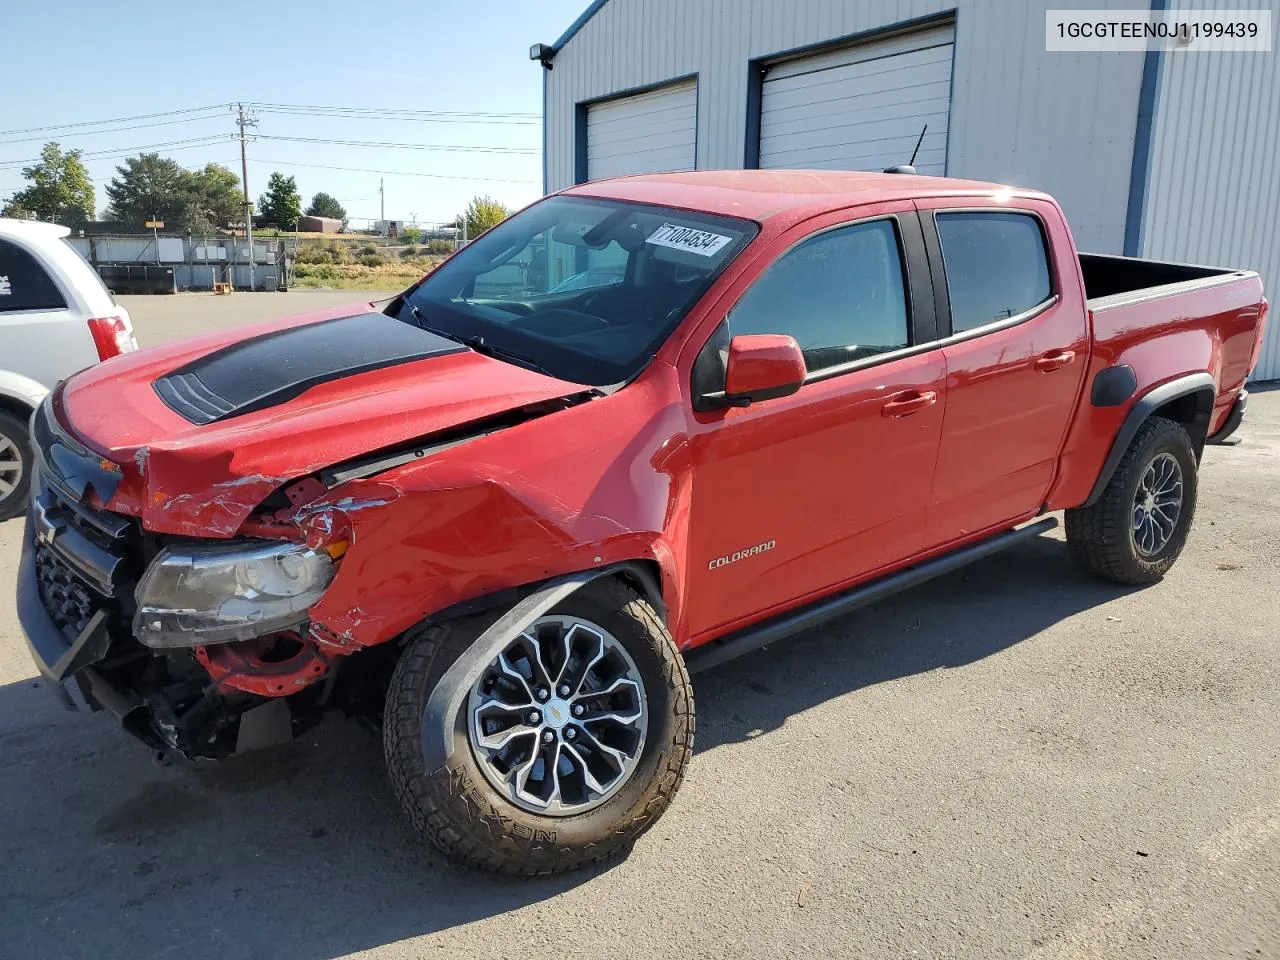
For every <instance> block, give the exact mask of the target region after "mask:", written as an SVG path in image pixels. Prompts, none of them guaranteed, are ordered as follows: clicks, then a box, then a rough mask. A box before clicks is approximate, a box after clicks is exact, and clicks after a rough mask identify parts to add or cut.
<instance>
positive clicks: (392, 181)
mask: <svg viewBox="0 0 1280 960" xmlns="http://www.w3.org/2000/svg"><path fill="white" fill-rule="evenodd" d="M586 6H587V0H537V2H532V0H471V2H456V0H455V2H439V0H436V2H417V3H371V2H359V0H276V2H274V3H262V2H260V0H258V2H247V0H224V2H220V3H216V4H212V5H208V4H191V3H174V2H172V0H163V2H162V0H119V2H114V3H103V2H101V0H55V2H53V3H49V2H44V3H14V4H7V5H6V11H5V15H4V27H3V30H2V31H0V90H4V91H6V92H5V95H4V96H3V98H0V100H2V101H3V103H2V106H0V130H4V131H9V130H15V129H20V128H30V127H44V126H50V125H54V124H69V123H80V122H84V121H98V120H109V119H112V118H117V117H127V116H137V115H141V114H152V113H159V112H161V111H169V110H182V109H186V108H192V107H204V106H212V107H213V108H212V109H210V110H207V111H202V112H199V113H195V114H190V115H186V116H165V117H156V118H154V119H152V120H149V121H147V120H139V121H135V123H138V124H142V123H150V124H160V123H161V121H164V122H163V124H162V125H155V126H142V127H139V128H137V129H132V130H118V131H115V132H98V133H86V132H76V131H75V130H58V131H49V132H40V131H35V132H31V133H0V141H14V140H17V139H22V140H23V141H24V142H0V200H2V199H3V198H6V197H8V196H9V195H10V194H12V193H13V192H14V191H16V190H18V189H21V187H22V186H23V180H22V175H21V171H20V169H19V166H18V165H17V164H16V162H17V161H23V160H28V159H29V158H32V157H36V156H38V155H39V153H40V148H41V146H42V145H43V143H44V142H45V140H53V139H56V140H58V141H59V143H61V144H62V145H63V147H64V148H71V147H76V148H80V149H83V150H84V151H85V152H86V153H89V152H93V151H103V152H107V151H110V152H114V153H117V154H124V153H136V152H137V149H136V148H137V147H140V146H142V147H145V146H148V145H151V144H162V143H170V142H173V141H184V140H192V139H196V138H203V137H217V136H219V135H222V136H225V141H221V140H220V141H217V142H212V143H208V144H205V145H192V146H187V147H184V148H179V147H177V146H174V147H155V148H154V149H155V151H156V152H158V153H160V154H161V155H162V156H170V157H172V158H173V159H174V160H177V161H178V162H179V163H182V164H183V165H184V166H192V167H195V166H203V165H204V164H205V163H207V162H216V163H222V164H224V165H226V166H228V167H230V168H231V169H233V170H235V172H236V174H237V175H239V173H240V155H239V147H238V144H237V143H236V142H235V141H233V140H232V138H231V135H232V133H233V132H234V129H235V128H234V125H233V124H232V116H231V113H230V112H229V110H228V109H227V108H226V107H225V104H227V103H229V102H234V101H246V102H247V101H256V102H261V103H274V104H305V105H323V106H338V107H360V108H381V109H401V110H435V111H461V112H468V113H475V112H489V113H503V114H512V113H515V114H529V115H530V116H527V117H521V118H517V119H518V120H519V121H522V122H502V123H478V122H474V121H467V122H453V123H443V122H414V121H408V120H383V119H376V120H370V119H355V118H347V117H341V118H333V117H315V116H298V115H282V114H276V113H268V112H265V111H264V112H261V113H260V115H259V128H258V129H259V132H260V133H262V134H264V135H274V136H289V137H308V138H325V139H331V140H360V141H379V142H384V143H388V142H389V143H404V144H443V145H456V146H473V147H484V148H501V149H506V150H529V151H531V152H529V153H480V152H474V151H467V152H463V151H456V150H410V149H397V148H392V147H357V146H343V145H335V144H314V143H299V142H290V141H271V140H266V139H260V140H258V141H257V142H251V143H250V144H249V158H250V163H249V191H250V195H251V196H252V197H253V199H254V200H255V201H256V199H257V197H258V196H259V194H260V193H261V192H262V188H263V187H264V185H265V184H266V180H267V177H268V176H269V175H270V174H271V173H272V172H273V171H274V170H281V171H283V172H285V173H286V174H291V175H293V176H295V177H297V181H298V188H299V191H300V192H301V193H302V195H303V199H304V202H305V201H306V200H307V199H309V198H310V196H311V195H312V194H313V193H314V192H315V191H317V190H324V191H326V192H328V193H331V194H333V195H334V196H336V197H338V199H339V200H341V201H342V202H343V204H344V205H345V206H346V208H347V212H348V213H349V214H350V215H351V216H352V217H353V218H356V217H377V216H378V179H379V176H383V177H385V180H386V213H387V216H388V217H389V218H396V219H405V220H408V219H410V218H411V217H412V216H413V215H415V214H416V216H417V218H418V219H419V220H420V221H432V220H435V221H440V220H445V219H448V218H450V217H452V216H453V215H454V214H455V213H457V212H458V211H459V210H460V209H462V207H463V206H465V204H466V202H467V200H469V199H470V198H471V197H472V196H473V195H475V194H489V195H491V196H493V197H494V198H496V199H499V200H501V201H503V202H505V203H507V204H508V205H511V206H520V205H523V204H525V203H528V202H530V201H532V200H534V199H536V198H537V197H538V196H539V195H540V194H541V185H542V157H541V145H542V126H541V112H542V77H541V70H542V68H541V67H540V66H539V65H538V64H536V63H534V62H532V61H530V60H529V59H528V51H529V47H530V45H532V44H534V43H538V42H542V43H552V42H554V41H555V40H556V38H557V37H559V35H560V34H561V33H562V32H563V31H564V29H565V28H566V27H568V26H569V24H570V23H572V22H573V20H574V19H575V18H576V17H577V16H578V15H579V14H580V13H581V12H582V10H583V9H584V8H585V7H586ZM126 11H127V12H126ZM213 105H218V106H213ZM172 121H179V122H172ZM26 138H32V139H29V140H27V139H26ZM85 162H86V165H87V166H88V168H89V174H90V176H91V177H92V178H93V179H94V180H95V184H94V186H95V187H96V189H97V199H98V207H99V212H101V210H102V208H104V207H105V206H106V195H105V192H104V187H105V185H106V181H108V180H109V179H110V178H111V176H112V174H113V173H114V170H115V166H116V164H118V163H119V162H120V159H119V157H104V158H101V159H93V158H86V161H85ZM301 164H316V165H324V166H325V167H351V168H358V169H360V170H384V171H398V172H399V171H403V172H404V173H395V174H392V173H387V174H378V173H372V172H351V171H343V170H331V169H320V168H318V167H316V166H302V165H301ZM407 174H419V175H418V176H411V175H407ZM421 174H436V175H442V176H441V177H440V178H432V177H427V176H421ZM444 177H450V178H458V179H445V178H444ZM502 181H517V182H502Z"/></svg>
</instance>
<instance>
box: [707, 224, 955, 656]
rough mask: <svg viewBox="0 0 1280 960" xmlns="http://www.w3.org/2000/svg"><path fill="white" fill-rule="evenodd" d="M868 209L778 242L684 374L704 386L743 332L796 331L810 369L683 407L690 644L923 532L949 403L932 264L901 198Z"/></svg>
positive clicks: (861, 569) (716, 380) (917, 539)
mask: <svg viewBox="0 0 1280 960" xmlns="http://www.w3.org/2000/svg"><path fill="white" fill-rule="evenodd" d="M869 213H872V211H865V210H864V211H862V214H863V217H864V218H863V219H859V220H858V221H856V222H849V220H848V216H849V215H848V214H843V215H841V214H835V215H830V216H828V217H825V218H823V220H821V221H818V222H813V221H811V222H809V223H807V224H805V225H803V226H800V227H796V228H795V229H794V230H793V231H791V233H790V234H788V235H786V236H784V237H783V238H781V240H780V242H779V243H778V246H777V249H778V253H777V254H776V255H775V256H774V258H773V259H772V262H771V263H769V264H767V265H766V266H764V268H763V269H762V270H761V272H760V273H759V274H758V275H756V276H755V277H754V280H753V281H752V282H751V283H750V285H749V286H747V287H746V289H745V291H743V290H730V291H729V292H728V293H727V295H726V297H725V301H724V309H725V311H726V313H725V315H723V320H722V322H720V324H719V325H718V326H717V327H715V329H714V332H710V337H709V339H705V340H704V341H703V342H702V343H698V342H697V341H695V344H696V345H697V346H699V347H701V349H700V350H699V352H698V354H697V362H696V363H695V364H694V370H693V371H692V380H693V381H695V382H698V383H701V384H703V385H705V386H706V387H707V389H710V390H713V389H715V386H712V384H719V385H721V386H722V385H723V382H724V372H723V363H724V357H725V354H726V352H727V350H728V345H729V342H730V340H731V338H732V337H735V336H740V335H743V334H786V335H789V336H792V337H794V338H795V340H796V341H797V342H798V343H799V345H800V348H801V350H802V352H803V354H804V358H805V364H806V367H807V369H808V377H807V378H806V380H805V382H804V385H803V386H801V388H800V390H799V391H798V392H797V393H795V394H793V395H791V396H786V397H778V398H774V399H771V400H764V401H759V402H755V403H752V404H751V405H750V406H748V407H742V408H729V409H717V410H699V409H696V408H695V409H694V410H693V411H691V412H692V423H691V429H690V448H691V453H692V457H693V464H694V465H693V486H692V493H691V500H692V507H691V510H690V513H689V524H690V527H689V574H688V591H687V596H688V597H689V601H688V604H689V605H688V608H687V610H688V632H689V633H690V635H691V636H693V637H695V638H697V637H698V636H699V635H703V636H705V635H707V634H709V633H710V634H717V633H720V632H723V631H724V630H726V629H731V628H732V627H734V626H738V625H741V624H743V623H744V622H747V621H749V620H753V619H758V618H760V617H762V616H767V615H769V614H770V613H773V612H777V611H778V610H780V609H783V608H785V607H787V606H790V605H794V604H795V603H796V602H798V601H801V600H804V599H806V598H807V597H809V596H813V595H815V594H818V593H821V592H823V591H824V590H827V589H829V588H831V587H833V586H835V585H837V584H840V583H843V582H846V581H849V580H852V579H856V578H859V577H862V576H865V575H867V574H869V573H871V572H873V571H874V570H876V569H877V568H880V567H883V566H885V565H887V564H891V563H893V562H895V561H897V560H901V559H903V558H905V557H907V556H909V555H910V554H912V553H913V552H915V551H916V550H918V549H919V548H920V545H921V542H922V541H923V539H924V536H925V508H926V505H927V503H928V497H929V490H930V484H931V481H932V477H933V465H934V460H935V458H936V456H937V451H938V441H939V438H940V436H941V431H942V418H943V409H944V407H945V392H944V386H943V380H944V375H945V368H944V366H943V361H942V355H941V350H940V349H939V348H938V347H937V346H936V344H934V343H933V341H934V340H935V339H936V337H935V332H934V326H933V302H932V291H931V289H930V287H929V276H928V274H929V268H928V263H927V259H926V256H925V253H924V246H923V242H922V240H921V236H920V228H919V221H918V218H917V217H916V215H915V213H914V210H913V209H912V207H911V205H910V204H909V203H906V204H898V205H889V204H885V205H883V206H881V207H880V208H878V209H877V210H876V211H874V215H871V216H868V214H869ZM842 220H843V221H844V222H842ZM704 336H705V335H704ZM700 392H701V389H700V388H695V393H700Z"/></svg>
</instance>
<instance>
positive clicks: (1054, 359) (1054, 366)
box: [1036, 350, 1076, 373]
mask: <svg viewBox="0 0 1280 960" xmlns="http://www.w3.org/2000/svg"><path fill="white" fill-rule="evenodd" d="M1075 358H1076V352H1075V351H1074V350H1050V351H1049V352H1048V353H1046V354H1042V355H1041V356H1040V357H1039V358H1038V359H1037V360H1036V369H1037V370H1039V371H1040V372H1041V373H1053V371H1055V370H1061V369H1062V368H1063V367H1065V366H1066V365H1067V364H1069V363H1070V362H1071V361H1072V360H1074V359H1075Z"/></svg>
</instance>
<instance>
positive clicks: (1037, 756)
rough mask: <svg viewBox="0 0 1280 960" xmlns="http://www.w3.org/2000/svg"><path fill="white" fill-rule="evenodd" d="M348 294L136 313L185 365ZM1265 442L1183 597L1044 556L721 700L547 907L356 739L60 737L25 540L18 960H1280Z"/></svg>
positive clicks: (1242, 469)
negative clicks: (188, 741)
mask: <svg viewBox="0 0 1280 960" xmlns="http://www.w3.org/2000/svg"><path fill="white" fill-rule="evenodd" d="M339 297H349V298H351V299H353V300H354V299H359V297H360V295H359V294H319V293H317V294H310V293H308V294H296V293H290V294H280V295H267V294H260V295H258V296H256V297H253V296H247V295H246V296H241V295H237V296H235V297H233V298H231V299H229V300H223V299H214V298H212V297H203V298H200V297H182V298H176V299H175V298H168V299H154V300H138V299H130V300H129V302H128V303H127V306H128V307H129V309H130V310H131V311H132V312H133V315H134V318H135V320H136V321H137V322H138V328H139V330H140V332H141V336H142V339H143V340H144V342H155V341H156V340H158V339H161V338H163V337H166V336H170V335H176V334H177V333H179V332H182V331H193V330H198V329H208V328H210V327H212V326H219V325H223V324H225V323H230V322H235V321H236V320H239V319H252V318H260V317H262V316H264V315H266V312H284V311H288V310H302V309H308V308H311V307H314V306H323V305H326V304H327V303H332V302H335V300H337V298H339ZM250 314H253V315H254V317H250ZM1242 436H1243V441H1242V442H1241V443H1240V444H1239V445H1238V446H1235V447H1231V448H1211V449H1210V450H1209V451H1208V452H1207V454H1206V456H1205V467H1204V474H1203V478H1204V479H1203V484H1202V486H1201V501H1200V508H1199V514H1198V517H1197V522H1196V527H1195V529H1194V531H1193V534H1192V538H1191V542H1190V544H1189V546H1188V548H1187V551H1186V553H1185V554H1184V555H1183V558H1182V560H1181V561H1180V562H1179V564H1178V565H1177V567H1175V569H1174V570H1173V572H1172V573H1171V574H1170V576H1169V577H1168V578H1167V579H1166V580H1165V581H1164V583H1162V584H1160V585H1158V586H1155V587H1151V588H1149V589H1145V590H1125V589H1120V588H1116V587H1112V586H1109V585H1106V584H1102V583H1098V582H1094V581H1092V580H1089V579H1087V578H1085V577H1083V576H1082V575H1080V574H1078V573H1076V572H1075V570H1074V569H1073V568H1072V566H1071V565H1070V563H1069V561H1068V558H1067V557H1066V553H1065V549H1064V546H1063V544H1062V543H1061V541H1060V539H1059V538H1058V537H1056V536H1046V537H1042V538H1040V539H1038V540H1036V541H1033V542H1030V543H1027V544H1024V545H1022V546H1020V547H1017V548H1014V549H1013V550H1011V551H1010V552H1008V553H1005V554H1003V555H1001V556H997V557H994V558H991V559H989V560H987V561H985V562H982V563H980V564H978V565H975V566H972V567H970V568H969V569H967V570H965V571H962V572H960V573H957V574H955V575H952V576H950V577H947V578H945V579H943V580H941V581H937V582H936V583H935V584H934V585H932V586H929V587H926V588H923V589H921V590H917V591H916V592H914V593H910V594H907V595H902V596H899V597H897V598H895V599H894V600H892V601H890V602H888V603H885V604H883V605H881V606H879V607H877V608H874V609H869V610H866V611H864V612H861V613H859V614H857V615H856V616H853V617H851V618H849V619H847V620H845V621H843V622H840V623H838V624H836V625H834V626H832V627H829V628H826V629H823V630H821V631H817V632H815V633H814V634H812V635H810V636H807V637H804V638H801V639H797V640H795V641H793V642H791V643H789V644H785V645H782V646H779V647H776V648H774V649H771V650H766V651H763V652H761V653H758V654H755V655H753V656H750V657H747V658H744V659H743V660H740V661H737V662H736V663H734V664H731V665H729V666H727V667H725V668H723V669H721V670H720V671H718V672H715V673H713V674H711V675H709V676H703V677H700V678H699V681H698V685H697V696H698V713H699V718H698V719H699V727H698V741H697V752H696V755H695V757H694V759H693V762H692V765H691V769H690V772H689V777H688V779H687V780H686V782H685V786H684V788H683V790H682V791H681V793H680V795H679V796H678V797H677V799H676V802H675V804H674V805H673V807H672V809H671V810H670V811H669V812H668V813H667V815H666V816H665V817H664V818H663V819H662V821H661V822H660V823H659V824H658V825H657V827H656V828H655V829H654V830H653V831H651V832H650V833H649V834H648V835H647V836H646V837H645V838H643V839H642V840H641V842H640V843H639V844H638V846H637V847H636V849H635V851H634V853H633V854H632V855H631V856H630V857H629V858H628V859H627V860H626V861H624V862H623V863H621V864H618V865H616V866H614V867H613V868H611V869H607V870H598V871H595V872H587V873H582V874H577V875H573V876H570V877H566V878H557V879H550V880H543V881H536V882H528V881H512V880H501V879H495V878H492V877H489V876H486V875H483V874H477V873H472V872H468V871H465V870H455V869H453V868H451V867H449V866H448V865H446V864H445V863H443V862H442V861H441V860H440V859H439V858H438V857H437V856H436V854H435V853H434V852H433V851H432V850H430V849H429V848H427V847H425V846H423V845H421V844H419V843H418V842H417V841H415V839H414V838H413V837H412V836H411V835H410V834H409V833H408V832H407V830H406V829H405V827H404V826H403V824H402V823H401V821H400V818H399V815H398V812H397V810H396V807H395V803H394V801H393V799H392V797H391V795H390V791H389V790H388V788H387V785H386V783H385V781H384V779H383V775H382V771H381V767H380V751H379V745H378V743H377V742H376V740H374V739H373V738H372V737H371V736H370V735H369V734H368V733H366V732H365V731H364V730H363V729H361V728H359V727H357V726H355V725H353V724H348V723H342V722H332V723H328V724H326V725H325V726H323V727H321V728H320V729H319V730H318V731H316V732H315V733H314V734H313V735H312V736H310V737H309V738H308V739H307V740H306V742H304V743H301V744H297V745H294V746H293V747H291V748H288V749H282V750H278V751H272V752H270V753H267V754H259V755H256V756H252V757H247V758H243V759H241V760H239V761H234V762H231V763H228V764H226V765H224V766H221V767H216V768H199V769H196V770H191V769H177V768H170V769H161V768H158V767H155V766H153V765H152V763H151V761H150V759H149V757H148V755H147V754H146V752H145V751H144V750H142V749H141V748H140V747H138V746H137V745H135V744H134V743H132V742H130V741H129V740H128V739H127V738H126V737H125V736H124V734H123V733H121V732H119V731H118V730H116V729H114V728H113V727H112V724H111V722H110V721H108V720H106V719H105V718H103V717H101V716H77V715H74V714H68V713H64V712H62V711H61V710H60V709H59V708H57V707H56V706H55V705H54V704H53V703H52V700H51V698H50V697H49V696H48V691H46V690H43V689H39V684H38V683H37V682H36V681H34V680H33V679H32V673H33V671H32V669H31V667H30V665H29V663H28V661H27V659H26V655H25V651H24V650H23V648H22V643H21V639H20V636H19V631H18V627H17V625H16V623H15V620H14V615H13V606H12V603H13V601H12V596H13V587H12V583H13V576H14V567H15V565H16V552H17V541H18V533H19V531H18V525H17V523H14V522H11V523H8V524H4V525H0V864H2V865H3V867H2V869H0V957H4V958H26V957H41V958H51V957H80V956H83V957H95V958H98V957H130V958H132V957H140V956H147V957H177V958H182V960H203V958H214V957H244V956H273V957H280V958H286V960H292V958H299V960H302V958H329V957H338V956H344V955H348V954H361V955H365V956H376V957H419V956H444V957H453V956H468V957H500V956H517V955H518V956H530V955H540V956H549V957H555V958H558V960H559V958H569V957H609V958H613V957H632V956H655V957H663V958H671V957H686V956H707V957H721V956H734V957H765V956H823V957H825V956H831V957H841V958H850V957H875V958H881V957H912V956H919V957H929V958H937V957H975V958H1005V957H1016V958H1036V960H1066V958H1086V957H1088V958H1093V957H1115V958H1121V957H1123V958H1126V960H1130V958H1145V957H1150V958H1159V960H1171V958H1185V960H1207V958H1218V957H1221V958H1226V957H1277V956H1280V719H1278V717H1280V713H1278V711H1277V707H1278V706H1280V704H1278V702H1277V701H1278V700H1280V667H1278V666H1277V639H1276V638H1277V633H1278V631H1280V473H1278V472H1277V468H1278V467H1280V392H1275V393H1265V392H1264V393H1258V394H1256V395H1255V398H1254V402H1253V404H1252V406H1251V410H1250V419H1249V421H1248V423H1247V424H1246V427H1245V428H1244V430H1243V431H1242Z"/></svg>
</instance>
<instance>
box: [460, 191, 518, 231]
mask: <svg viewBox="0 0 1280 960" xmlns="http://www.w3.org/2000/svg"><path fill="white" fill-rule="evenodd" d="M509 216H511V211H510V210H509V209H508V208H507V207H505V206H503V205H502V204H500V203H499V202H498V201H497V200H494V199H493V198H492V197H475V198H474V199H473V200H472V201H471V202H470V203H469V204H467V209H466V212H464V213H463V214H461V215H460V216H459V217H458V218H457V219H456V220H454V222H453V226H454V227H455V228H460V227H462V226H463V224H464V223H465V225H466V230H467V239H468V240H474V239H475V238H476V237H478V236H480V234H482V233H484V232H485V231H486V230H488V229H489V228H490V227H496V226H497V225H498V224H500V223H501V222H502V221H503V220H505V219H507V217H509Z"/></svg>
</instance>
